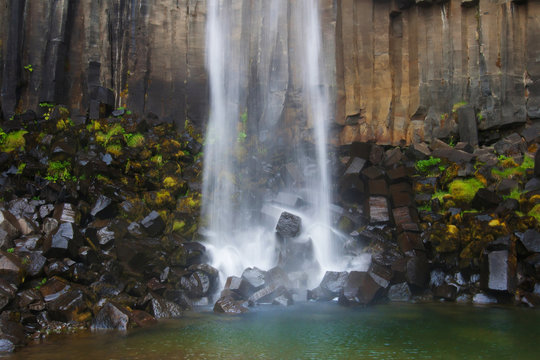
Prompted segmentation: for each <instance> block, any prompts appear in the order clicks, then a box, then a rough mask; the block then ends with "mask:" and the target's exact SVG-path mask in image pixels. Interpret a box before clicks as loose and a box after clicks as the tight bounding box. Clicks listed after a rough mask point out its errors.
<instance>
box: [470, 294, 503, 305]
mask: <svg viewBox="0 0 540 360" xmlns="http://www.w3.org/2000/svg"><path fill="white" fill-rule="evenodd" d="M472 301H473V303H474V304H478V305H488V304H496V303H497V299H496V298H495V297H493V296H491V295H487V294H484V293H478V294H476V295H474V296H473V299H472Z"/></svg>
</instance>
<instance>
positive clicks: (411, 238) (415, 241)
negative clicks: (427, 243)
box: [397, 231, 424, 253]
mask: <svg viewBox="0 0 540 360" xmlns="http://www.w3.org/2000/svg"><path fill="white" fill-rule="evenodd" d="M397 243H398V245H399V248H400V250H401V251H402V252H403V253H407V252H409V251H411V250H421V251H423V250H424V243H423V242H422V239H421V238H420V235H419V234H418V233H414V232H411V231H405V232H403V233H401V234H399V235H398V237H397Z"/></svg>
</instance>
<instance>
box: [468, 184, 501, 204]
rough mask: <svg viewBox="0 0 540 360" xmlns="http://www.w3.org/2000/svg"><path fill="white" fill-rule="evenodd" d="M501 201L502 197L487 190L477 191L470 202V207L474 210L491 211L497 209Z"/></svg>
mask: <svg viewBox="0 0 540 360" xmlns="http://www.w3.org/2000/svg"><path fill="white" fill-rule="evenodd" d="M502 201H503V199H502V197H500V196H499V195H497V194H496V193H495V192H493V191H490V190H488V189H485V188H482V189H479V190H478V191H477V192H476V194H475V195H474V198H473V200H472V206H473V207H474V208H475V209H492V208H495V207H497V206H498V205H499V204H500V203H501V202H502Z"/></svg>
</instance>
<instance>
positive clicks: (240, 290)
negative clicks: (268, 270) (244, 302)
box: [225, 276, 264, 299]
mask: <svg viewBox="0 0 540 360" xmlns="http://www.w3.org/2000/svg"><path fill="white" fill-rule="evenodd" d="M263 284H264V283H263ZM225 290H230V291H231V292H233V293H234V294H236V295H238V297H239V298H240V299H247V298H249V297H250V296H251V295H252V294H253V293H254V292H255V288H254V287H253V286H251V284H250V283H248V281H247V280H245V279H244V278H239V277H236V276H229V277H228V278H227V281H226V282H225Z"/></svg>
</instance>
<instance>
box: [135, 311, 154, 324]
mask: <svg viewBox="0 0 540 360" xmlns="http://www.w3.org/2000/svg"><path fill="white" fill-rule="evenodd" d="M131 320H132V321H133V322H135V324H137V326H140V327H148V326H152V325H154V324H156V323H157V321H156V319H155V318H154V317H153V316H152V315H150V314H149V313H147V312H146V311H142V310H132V311H131Z"/></svg>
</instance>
